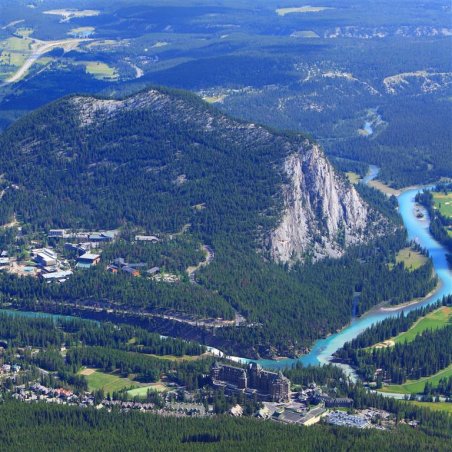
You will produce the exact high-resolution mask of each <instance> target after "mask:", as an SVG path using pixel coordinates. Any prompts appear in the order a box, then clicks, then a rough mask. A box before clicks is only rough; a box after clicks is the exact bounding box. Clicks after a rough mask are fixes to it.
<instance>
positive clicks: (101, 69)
mask: <svg viewBox="0 0 452 452" xmlns="http://www.w3.org/2000/svg"><path fill="white" fill-rule="evenodd" d="M83 64H84V65H85V67H86V72H87V73H88V74H91V75H92V76H93V77H94V78H97V79H100V80H116V79H117V78H118V73H117V72H116V69H115V68H113V67H111V66H109V65H108V64H106V63H102V62H100V61H86V62H84V63H83Z"/></svg>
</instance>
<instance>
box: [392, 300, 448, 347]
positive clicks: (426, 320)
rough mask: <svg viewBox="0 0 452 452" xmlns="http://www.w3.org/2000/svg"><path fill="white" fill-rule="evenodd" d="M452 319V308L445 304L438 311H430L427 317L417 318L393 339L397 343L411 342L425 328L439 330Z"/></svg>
mask: <svg viewBox="0 0 452 452" xmlns="http://www.w3.org/2000/svg"><path fill="white" fill-rule="evenodd" d="M451 321H452V308H451V307H449V306H443V307H442V308H439V309H437V310H436V311H433V312H430V313H429V314H427V315H426V316H425V317H422V318H421V319H419V320H417V321H416V322H415V323H414V325H413V326H412V327H411V328H410V329H409V330H408V331H405V332H404V333H401V334H399V335H398V336H397V337H395V338H394V339H393V340H394V342H395V343H401V342H411V341H412V340H413V339H414V338H415V337H416V336H417V335H418V334H420V333H422V332H423V331H425V330H429V329H430V330H437V329H438V328H443V327H445V326H446V325H447V324H448V323H449V322H451Z"/></svg>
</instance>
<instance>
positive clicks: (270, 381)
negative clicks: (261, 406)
mask: <svg viewBox="0 0 452 452" xmlns="http://www.w3.org/2000/svg"><path fill="white" fill-rule="evenodd" d="M210 376H211V379H212V384H213V386H215V387H218V388H223V389H224V390H225V392H226V393H236V392H243V393H245V394H246V395H248V396H254V395H255V396H257V397H258V398H259V399H261V400H268V401H272V402H286V401H288V400H289V392H290V381H289V379H288V378H286V377H284V375H283V374H282V373H281V372H278V373H276V372H270V371H268V370H264V369H262V367H261V366H259V365H258V364H256V363H252V364H250V365H249V366H248V367H247V368H241V367H235V366H228V365H225V364H219V363H215V364H214V365H213V366H212V369H211V372H210Z"/></svg>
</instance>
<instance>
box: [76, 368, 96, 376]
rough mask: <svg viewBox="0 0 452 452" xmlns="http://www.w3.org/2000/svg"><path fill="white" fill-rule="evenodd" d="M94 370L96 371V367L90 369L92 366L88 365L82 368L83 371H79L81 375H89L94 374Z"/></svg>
mask: <svg viewBox="0 0 452 452" xmlns="http://www.w3.org/2000/svg"><path fill="white" fill-rule="evenodd" d="M94 372H96V369H90V368H89V367H88V368H86V369H83V370H81V371H80V372H79V374H80V375H85V376H87V375H91V374H93V373H94Z"/></svg>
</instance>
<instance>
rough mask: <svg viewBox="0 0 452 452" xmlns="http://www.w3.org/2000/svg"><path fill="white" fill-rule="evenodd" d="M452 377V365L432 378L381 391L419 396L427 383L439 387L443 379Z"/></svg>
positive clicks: (385, 388)
mask: <svg viewBox="0 0 452 452" xmlns="http://www.w3.org/2000/svg"><path fill="white" fill-rule="evenodd" d="M451 376H452V365H450V366H449V367H446V368H445V369H443V370H440V371H439V372H438V373H436V374H434V375H431V376H430V377H424V378H420V379H419V380H407V382H406V383H403V384H402V385H389V386H384V387H383V388H381V389H379V391H381V392H395V393H398V394H419V393H421V392H423V391H424V386H425V383H426V382H427V381H428V382H430V383H432V385H433V386H434V387H435V386H438V383H439V380H441V378H447V377H451Z"/></svg>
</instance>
